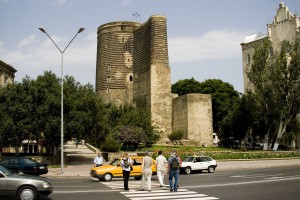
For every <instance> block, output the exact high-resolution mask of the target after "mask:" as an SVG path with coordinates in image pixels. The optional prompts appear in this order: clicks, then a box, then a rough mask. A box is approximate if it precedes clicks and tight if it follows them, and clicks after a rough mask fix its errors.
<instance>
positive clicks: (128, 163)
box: [121, 152, 132, 191]
mask: <svg viewBox="0 0 300 200" xmlns="http://www.w3.org/2000/svg"><path fill="white" fill-rule="evenodd" d="M121 167H122V169H123V180H124V190H127V191H128V190H129V187H128V181H129V176H130V167H132V160H131V158H129V157H128V153H127V152H125V153H123V158H122V159H121Z"/></svg>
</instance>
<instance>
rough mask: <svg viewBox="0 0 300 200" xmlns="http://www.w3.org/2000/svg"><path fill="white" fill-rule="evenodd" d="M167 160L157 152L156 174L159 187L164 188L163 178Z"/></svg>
mask: <svg viewBox="0 0 300 200" xmlns="http://www.w3.org/2000/svg"><path fill="white" fill-rule="evenodd" d="M167 163H168V161H167V159H166V157H164V156H163V155H162V151H161V150H159V151H158V156H157V157H156V173H157V177H158V181H159V185H160V187H163V186H164V176H165V174H166V171H167Z"/></svg>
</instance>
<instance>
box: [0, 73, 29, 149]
mask: <svg viewBox="0 0 300 200" xmlns="http://www.w3.org/2000/svg"><path fill="white" fill-rule="evenodd" d="M23 81H24V84H20V83H16V84H12V85H8V86H7V87H5V88H3V89H1V90H0V113H1V114H0V115H1V118H0V138H1V140H0V146H3V147H10V146H12V147H15V148H16V150H17V152H18V148H19V147H20V146H21V144H22V141H23V140H24V139H28V138H30V137H31V130H32V123H31V122H32V120H31V117H30V116H31V115H32V98H31V97H30V96H28V95H27V91H28V87H30V85H31V84H32V83H31V81H30V80H29V79H28V78H25V79H24V80H23Z"/></svg>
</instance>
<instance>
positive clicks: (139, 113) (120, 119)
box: [109, 105, 159, 146]
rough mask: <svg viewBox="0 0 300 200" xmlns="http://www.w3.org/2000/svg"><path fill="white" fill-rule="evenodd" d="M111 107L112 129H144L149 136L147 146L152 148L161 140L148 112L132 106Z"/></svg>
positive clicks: (110, 122)
mask: <svg viewBox="0 0 300 200" xmlns="http://www.w3.org/2000/svg"><path fill="white" fill-rule="evenodd" d="M110 106H111V109H110V114H109V124H110V127H112V129H115V128H116V127H118V126H128V127H139V128H142V129H143V130H144V131H145V134H146V136H147V140H146V145H147V146H151V145H152V144H154V143H156V141H157V140H158V139H159V134H158V133H157V131H156V130H155V127H154V126H153V125H152V123H151V114H150V112H149V111H148V110H144V109H138V108H134V107H133V106H130V105H123V106H113V105H110Z"/></svg>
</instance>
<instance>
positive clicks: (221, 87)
mask: <svg viewBox="0 0 300 200" xmlns="http://www.w3.org/2000/svg"><path fill="white" fill-rule="evenodd" d="M199 93H202V94H211V96H212V110H213V130H214V132H215V133H218V135H219V136H220V137H221V138H222V137H223V138H225V137H233V136H234V132H233V129H232V128H233V127H232V125H230V124H231V122H232V120H233V117H234V114H235V110H236V109H237V108H238V106H239V103H240V96H239V93H238V92H237V91H236V90H234V88H233V86H232V85H231V84H229V83H226V82H223V81H222V80H219V79H208V80H206V81H204V82H202V83H201V87H200V90H199Z"/></svg>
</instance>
